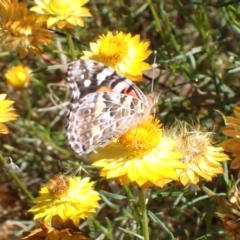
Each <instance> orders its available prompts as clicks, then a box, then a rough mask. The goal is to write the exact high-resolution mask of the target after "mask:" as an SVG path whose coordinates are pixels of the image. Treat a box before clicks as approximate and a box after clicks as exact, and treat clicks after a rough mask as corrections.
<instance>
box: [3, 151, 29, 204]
mask: <svg viewBox="0 0 240 240" xmlns="http://www.w3.org/2000/svg"><path fill="white" fill-rule="evenodd" d="M0 161H1V162H2V163H3V165H4V166H6V165H7V164H8V163H7V162H6V160H5V159H4V158H3V156H2V154H0ZM9 174H10V175H11V177H12V178H13V179H14V180H15V182H16V183H17V184H18V186H19V187H20V188H21V189H22V191H23V192H24V193H25V194H26V196H27V197H28V198H29V199H30V200H34V197H33V195H32V194H31V193H30V192H29V191H28V190H27V188H26V186H25V185H24V184H23V182H22V181H21V180H20V179H19V177H18V176H17V175H16V174H15V173H14V171H11V169H10V171H9Z"/></svg>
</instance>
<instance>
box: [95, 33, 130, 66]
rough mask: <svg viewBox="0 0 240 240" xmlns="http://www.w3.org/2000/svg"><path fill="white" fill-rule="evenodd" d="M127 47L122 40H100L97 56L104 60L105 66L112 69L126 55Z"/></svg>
mask: <svg viewBox="0 0 240 240" xmlns="http://www.w3.org/2000/svg"><path fill="white" fill-rule="evenodd" d="M127 49H128V46H127V44H126V43H125V42H123V39H122V38H117V37H116V36H115V38H113V37H112V38H110V39H109V38H102V39H101V44H100V47H99V54H100V56H101V57H102V58H103V59H104V60H105V63H106V65H108V66H110V67H114V66H115V65H116V64H118V63H119V62H121V61H122V60H123V59H124V57H125V56H126V55H127Z"/></svg>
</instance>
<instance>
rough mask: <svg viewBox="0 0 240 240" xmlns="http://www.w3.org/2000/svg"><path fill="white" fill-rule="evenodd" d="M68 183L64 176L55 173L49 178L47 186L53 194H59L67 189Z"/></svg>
mask: <svg viewBox="0 0 240 240" xmlns="http://www.w3.org/2000/svg"><path fill="white" fill-rule="evenodd" d="M69 185H70V182H69V179H68V178H67V177H66V176H63V175H61V174H57V175H55V176H53V177H52V178H51V179H50V180H49V182H48V185H47V188H48V191H49V192H50V193H51V194H52V195H53V196H61V195H63V194H65V193H66V191H67V190H68V189H69Z"/></svg>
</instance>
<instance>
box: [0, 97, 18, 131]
mask: <svg viewBox="0 0 240 240" xmlns="http://www.w3.org/2000/svg"><path fill="white" fill-rule="evenodd" d="M6 96H7V95H6V94H0V133H8V127H7V126H6V125H5V124H3V122H8V121H11V120H15V119H17V117H18V115H17V114H16V113H15V110H14V108H13V107H12V104H13V103H14V102H13V101H11V100H5V98H6Z"/></svg>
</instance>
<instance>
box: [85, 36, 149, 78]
mask: <svg viewBox="0 0 240 240" xmlns="http://www.w3.org/2000/svg"><path fill="white" fill-rule="evenodd" d="M149 44H150V43H149V42H148V41H146V42H140V36H139V35H136V36H134V37H132V36H131V34H130V33H129V34H124V33H123V32H117V33H116V34H115V35H114V34H112V33H111V32H108V33H107V35H102V36H100V37H99V39H98V40H97V42H96V43H93V42H92V43H90V49H91V51H84V52H83V54H84V56H83V57H82V58H84V59H92V60H96V61H98V62H102V63H104V64H106V65H107V66H109V67H112V68H114V69H115V70H116V71H117V72H119V73H121V74H122V75H124V76H125V77H127V78H129V79H131V80H141V79H142V72H143V71H144V70H146V69H149V68H151V66H150V65H149V64H148V63H146V62H143V61H144V60H145V59H146V58H147V57H148V56H149V55H150V54H151V51H150V50H148V46H149Z"/></svg>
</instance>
